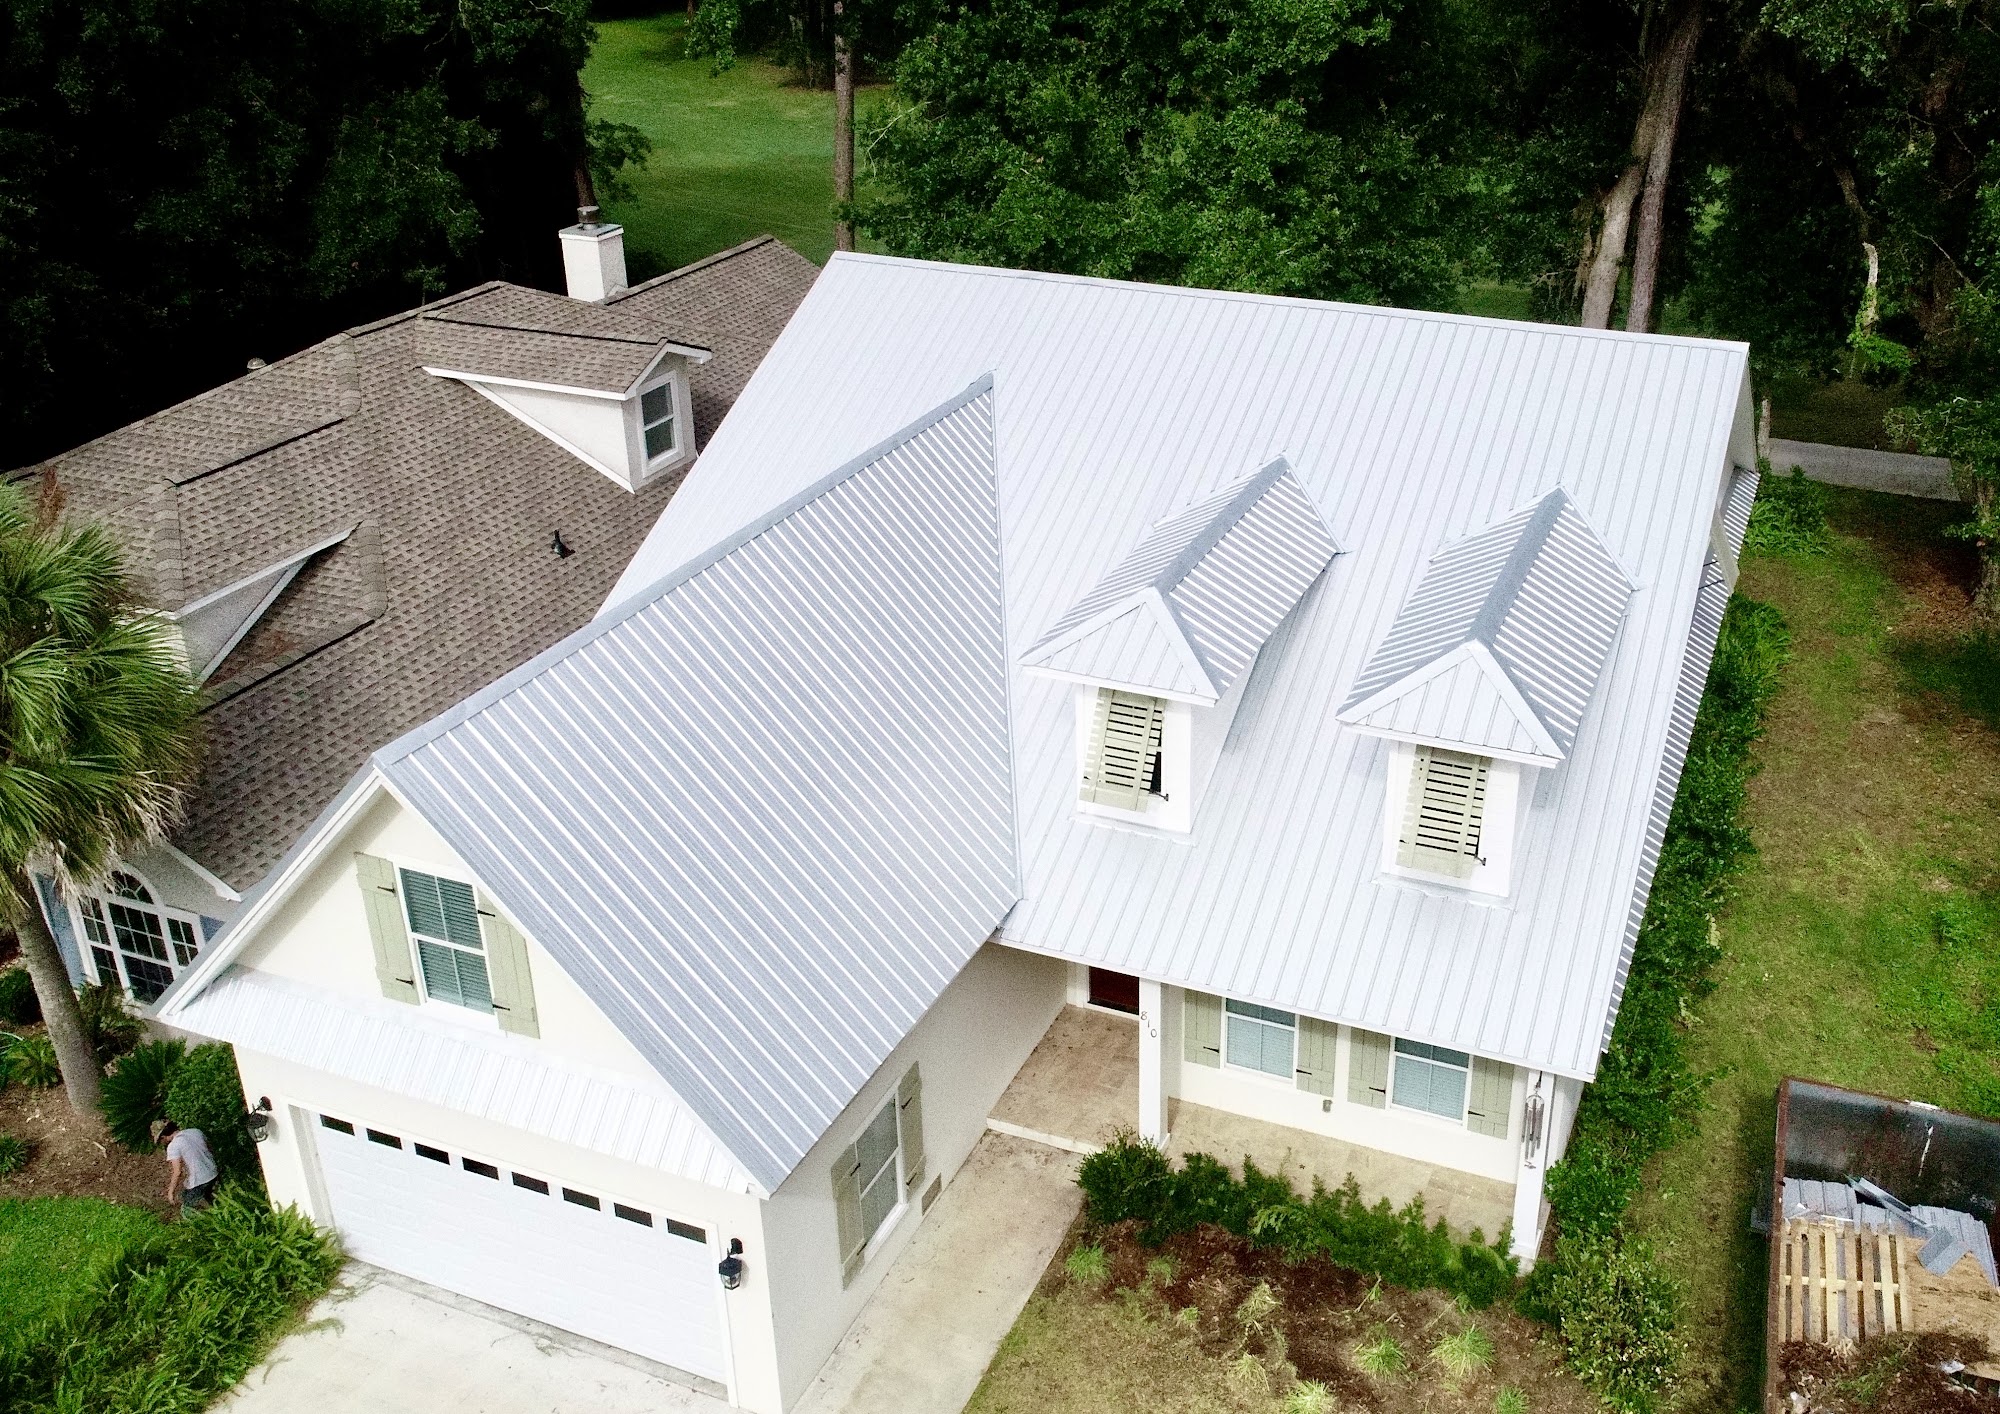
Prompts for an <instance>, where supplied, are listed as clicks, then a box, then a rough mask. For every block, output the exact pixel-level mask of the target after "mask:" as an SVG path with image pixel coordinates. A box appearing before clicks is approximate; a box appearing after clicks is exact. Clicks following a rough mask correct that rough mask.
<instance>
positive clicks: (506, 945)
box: [479, 894, 542, 1036]
mask: <svg viewBox="0 0 2000 1414" xmlns="http://www.w3.org/2000/svg"><path fill="white" fill-rule="evenodd" d="M479 931H480V934H481V938H482V941H484V943H485V944H486V971H487V975H488V977H489V978H490V979H491V981H492V987H493V1014H494V1015H495V1016H496V1017H497V1018H498V1019H499V1022H500V1029H501V1030H502V1031H511V1032H513V1033H514V1034H515V1035H516V1036H540V1035H541V1034H542V1028H541V1024H540V1022H539V1021H538V1020H537V1019H536V1016H535V984H534V979H533V978H531V977H530V976H529V975H528V940H527V939H526V938H524V937H522V936H521V932H520V930H519V929H518V928H516V927H515V926H514V925H513V924H512V923H509V922H508V921H507V920H506V919H505V918H503V917H501V916H500V910H499V909H497V908H495V907H494V906H493V900H492V899H490V898H487V897H485V896H484V895H483V894H482V895H481V896H480V899H479Z"/></svg>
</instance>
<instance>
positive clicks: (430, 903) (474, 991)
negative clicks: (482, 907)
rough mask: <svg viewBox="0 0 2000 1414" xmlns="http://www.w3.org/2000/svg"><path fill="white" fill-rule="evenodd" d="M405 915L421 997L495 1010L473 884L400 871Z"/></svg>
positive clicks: (469, 1008) (472, 1009) (456, 1004)
mask: <svg viewBox="0 0 2000 1414" xmlns="http://www.w3.org/2000/svg"><path fill="white" fill-rule="evenodd" d="M402 882H403V911H404V918H405V920H406V921H407V922H408V923H409V925H410V939H411V941H412V942H414V943H415V944H416V946H417V966H418V968H419V970H420V971H421V972H422V974H423V979H424V995H425V996H426V997H428V998H429V999H430V1000H432V1001H434V1002H450V1003H451V1004H452V1005H454V1006H462V1007H465V1008H466V1009H468V1010H470V1011H478V1012H488V1013H490V1012H491V1011H492V1010H493V983H492V979H491V977H490V976H489V975H488V973H487V970H486V946H485V942H484V940H483V939H482V938H481V936H480V931H479V907H478V905H477V903H476V902H474V899H473V894H472V886H471V885H470V884H464V883H460V882H459V881H458V880H456V879H443V878H439V877H438V876H437V875H435V874H424V873H420V872H418V871H417V870H415V869H405V870H403V871H402Z"/></svg>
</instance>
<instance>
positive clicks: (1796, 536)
mask: <svg viewBox="0 0 2000 1414" xmlns="http://www.w3.org/2000/svg"><path fill="white" fill-rule="evenodd" d="M1759 470H1761V471H1762V472H1763V473H1764V475H1763V478H1762V480H1761V482H1760V483H1759V485H1758V488H1757V503H1756V504H1755V505H1754V506H1752V507H1751V508H1750V528H1749V530H1748V532H1747V533H1745V535H1744V537H1743V553H1744V554H1746V555H1824V554H1825V553H1826V552H1827V551H1829V550H1831V549H1832V548H1833V533H1832V532H1831V531H1830V530H1828V529H1827V524H1826V499H1827V498H1826V487H1824V486H1822V485H1820V484H1819V482H1817V481H1808V480H1806V474H1805V472H1804V471H1802V470H1800V469H1799V468H1798V467H1793V468H1792V471H1791V474H1790V475H1789V476H1777V475H1774V474H1773V473H1772V472H1771V469H1770V463H1769V462H1764V463H1761V464H1760V466H1759Z"/></svg>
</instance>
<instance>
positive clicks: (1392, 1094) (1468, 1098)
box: [1389, 1036, 1472, 1129]
mask: <svg viewBox="0 0 2000 1414" xmlns="http://www.w3.org/2000/svg"><path fill="white" fill-rule="evenodd" d="M1404 1046H1424V1047H1426V1048H1428V1049H1430V1050H1433V1051H1450V1052H1451V1054H1452V1055H1455V1056H1464V1057H1465V1064H1464V1065H1460V1064H1458V1063H1457V1062H1456V1061H1448V1060H1439V1059H1437V1058H1436V1057H1435V1056H1420V1055H1415V1054H1412V1053H1409V1052H1405V1051H1404V1050H1402V1049H1401V1048H1402V1047H1404ZM1406 1059H1407V1060H1408V1061H1410V1063H1411V1064H1413V1065H1425V1066H1433V1067H1435V1068H1437V1069H1439V1070H1454V1071H1457V1072H1458V1073H1459V1075H1460V1076H1461V1077H1462V1080H1461V1083H1460V1085H1459V1091H1458V1118H1456V1119H1453V1118H1452V1117H1451V1116H1450V1115H1447V1114H1440V1113H1439V1112H1438V1111H1436V1110H1434V1109H1430V1108H1429V1107H1427V1106H1424V1105H1412V1104H1409V1103H1407V1102H1406V1101H1404V1100H1401V1099H1399V1098H1397V1092H1398V1091H1399V1090H1401V1089H1402V1088H1403V1087H1402V1085H1401V1083H1400V1082H1401V1076H1402V1062H1403V1061H1404V1060H1406ZM1471 1103H1472V1053H1471V1052H1470V1051H1461V1050H1456V1049H1454V1048H1453V1047H1450V1046H1438V1045H1434V1044H1432V1043H1431V1042H1429V1041H1412V1040H1410V1039H1409V1038H1407V1037H1404V1036H1392V1037H1390V1038H1389V1104H1390V1105H1391V1106H1392V1107H1394V1108H1395V1109H1399V1110H1401V1111H1402V1112H1403V1113H1404V1114H1408V1115H1423V1116H1426V1117H1428V1118H1430V1119H1434V1120H1436V1121H1438V1122H1439V1123H1441V1124H1448V1125H1451V1126H1452V1127H1453V1128H1454V1129H1463V1128H1465V1119H1466V1109H1467V1107H1468V1106H1469V1105H1470V1104H1471Z"/></svg>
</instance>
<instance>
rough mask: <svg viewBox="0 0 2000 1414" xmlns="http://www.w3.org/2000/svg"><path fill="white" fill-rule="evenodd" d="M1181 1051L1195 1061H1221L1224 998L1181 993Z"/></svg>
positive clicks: (1214, 1063)
mask: <svg viewBox="0 0 2000 1414" xmlns="http://www.w3.org/2000/svg"><path fill="white" fill-rule="evenodd" d="M1181 1034H1182V1049H1181V1054H1182V1055H1184V1056H1185V1057H1187V1059H1189V1060H1191V1061H1193V1062H1194V1063H1195V1064H1196V1065H1208V1066H1216V1067H1220V1066H1221V1064H1222V998H1220V997H1212V996H1210V995H1209V994H1208V993H1207V992H1182V993H1181Z"/></svg>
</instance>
